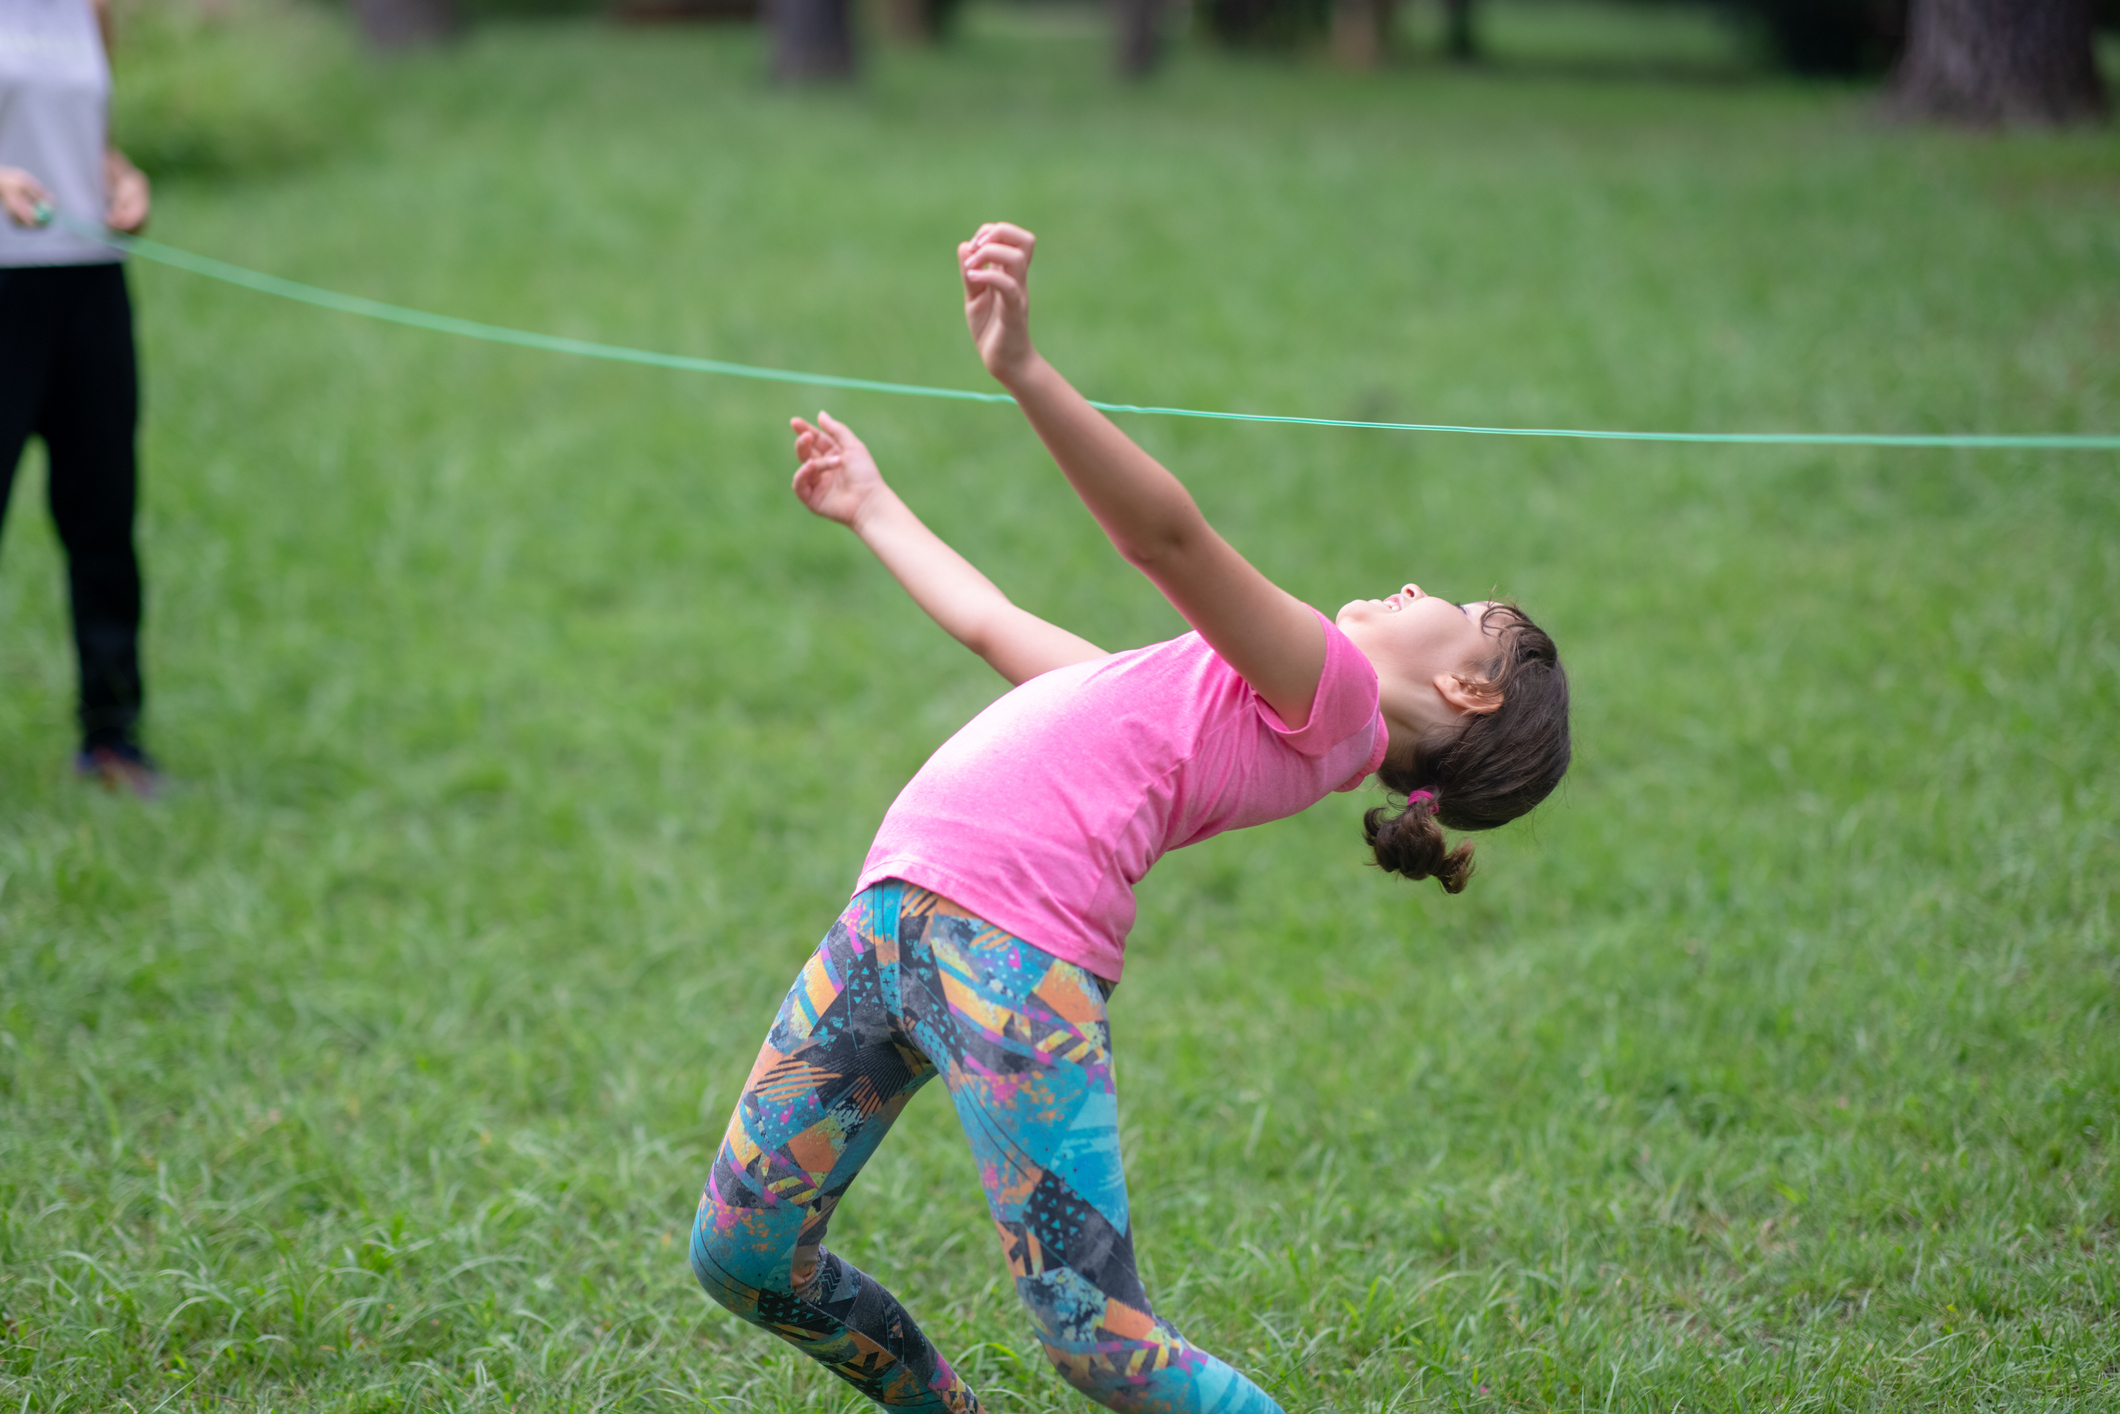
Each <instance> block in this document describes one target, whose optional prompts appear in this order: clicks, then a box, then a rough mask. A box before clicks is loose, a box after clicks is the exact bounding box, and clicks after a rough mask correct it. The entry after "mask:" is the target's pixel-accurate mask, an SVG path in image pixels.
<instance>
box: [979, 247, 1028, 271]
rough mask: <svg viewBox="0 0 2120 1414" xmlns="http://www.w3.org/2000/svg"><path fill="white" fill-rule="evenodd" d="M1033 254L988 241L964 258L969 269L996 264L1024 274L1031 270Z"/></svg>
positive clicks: (1019, 248)
mask: <svg viewBox="0 0 2120 1414" xmlns="http://www.w3.org/2000/svg"><path fill="white" fill-rule="evenodd" d="M1030 263H1031V253H1030V252H1029V251H1027V250H1025V249H1023V248H1022V247H1021V246H1015V245H1008V244H1006V243H1004V242H1001V241H987V242H985V243H983V244H977V245H974V246H973V247H972V248H971V250H970V251H968V252H967V253H966V254H965V256H964V264H965V265H966V267H968V268H976V267H978V266H982V265H987V264H994V265H1000V266H1003V267H1005V268H1007V269H1009V270H1013V271H1015V272H1016V273H1017V274H1019V275H1020V274H1022V273H1023V272H1024V271H1025V270H1027V269H1029V268H1030Z"/></svg>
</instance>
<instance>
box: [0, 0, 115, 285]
mask: <svg viewBox="0 0 2120 1414" xmlns="http://www.w3.org/2000/svg"><path fill="white" fill-rule="evenodd" d="M109 112H110V61H109V59H108V58H107V57H106V56H105V55H104V53H103V35H102V32H101V31H100V30H99V29H97V27H96V12H95V8H94V7H93V6H92V5H90V4H89V0H0V167H20V168H21V169H22V170H23V171H25V172H28V173H29V174H30V175H31V176H33V177H35V178H36V179H37V180H38V181H40V182H42V183H43V184H44V189H45V190H46V191H48V192H50V193H51V194H52V205H54V206H56V207H57V208H58V209H59V210H61V211H63V212H65V213H66V214H67V215H69V216H72V217H75V218H76V219H78V220H82V221H98V222H100V221H101V220H102V219H103V212H104V210H105V208H106V206H107V205H108V197H107V195H106V193H105V191H104V185H103V148H104V144H105V141H106V137H107V134H108V131H109ZM119 258H120V257H119V254H118V252H117V251H115V250H113V249H112V248H111V247H109V246H107V245H103V244H102V243H100V242H98V241H93V240H90V239H89V238H88V237H86V236H78V235H75V234H74V233H73V232H72V231H69V230H67V229H65V228H64V227H62V226H59V225H56V224H55V225H50V226H46V227H43V228H42V229H28V228H25V227H22V226H17V225H16V224H15V223H14V222H13V221H12V220H9V219H7V218H6V217H4V216H0V266H10V265H13V266H21V265H103V264H108V263H110V262H111V261H114V260H117V259H119Z"/></svg>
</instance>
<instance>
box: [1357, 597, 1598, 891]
mask: <svg viewBox="0 0 2120 1414" xmlns="http://www.w3.org/2000/svg"><path fill="white" fill-rule="evenodd" d="M1497 616H1500V617H1502V618H1503V619H1504V620H1505V622H1504V623H1503V625H1502V629H1501V634H1500V640H1501V647H1500V652H1499V653H1498V654H1497V655H1496V657H1495V661H1494V662H1493V664H1492V665H1491V666H1490V668H1489V669H1488V676H1487V682H1486V684H1485V686H1486V687H1488V688H1489V689H1490V690H1491V691H1493V692H1494V693H1496V694H1498V695H1499V696H1500V697H1501V699H1502V705H1501V706H1500V707H1498V708H1496V709H1495V710H1494V711H1492V712H1485V713H1472V714H1467V716H1466V717H1465V718H1464V720H1463V722H1462V724H1461V725H1459V726H1457V727H1455V728H1454V729H1452V730H1451V731H1449V732H1448V733H1446V734H1443V735H1441V736H1439V737H1434V738H1431V739H1429V740H1427V741H1424V742H1422V743H1420V744H1419V745H1418V746H1416V747H1415V748H1414V751H1413V756H1412V759H1411V760H1410V761H1407V762H1405V763H1404V764H1393V763H1390V762H1386V763H1385V764H1384V765H1383V766H1382V767H1380V768H1378V770H1377V779H1378V780H1380V781H1382V782H1383V783H1384V788H1385V790H1387V791H1389V792H1391V793H1392V794H1394V795H1399V796H1403V797H1404V798H1405V802H1406V803H1405V806H1404V808H1402V809H1400V810H1399V811H1397V812H1396V813H1393V812H1392V811H1391V810H1389V809H1386V808H1384V807H1382V806H1379V807H1378V808H1376V809H1374V810H1371V811H1369V812H1368V813H1367V814H1365V815H1364V816H1363V817H1362V835H1363V837H1364V838H1365V839H1367V840H1368V842H1369V847H1370V849H1371V850H1372V851H1374V853H1375V854H1376V862H1377V866H1378V867H1379V868H1381V869H1385V870H1388V871H1390V872H1391V873H1394V874H1403V875H1405V876H1406V877H1407V878H1409V879H1430V878H1432V879H1436V880H1438V881H1440V882H1441V883H1442V885H1443V890H1444V892H1446V893H1453V894H1455V893H1462V892H1463V891H1464V888H1465V881H1466V880H1467V879H1470V878H1471V877H1472V846H1471V845H1470V844H1469V843H1468V844H1460V845H1459V846H1458V847H1457V848H1456V849H1450V848H1449V847H1448V841H1446V840H1445V839H1444V838H1443V829H1442V827H1443V826H1445V825H1448V826H1450V828H1452V829H1454V830H1491V829H1493V828H1494V827H1495V826H1497V825H1505V824H1507V823H1508V822H1509V821H1511V820H1514V819H1516V818H1517V817H1518V816H1519V815H1523V814H1526V813H1528V812H1529V811H1530V810H1531V808H1532V807H1533V806H1535V805H1537V804H1538V803H1539V802H1540V801H1542V800H1544V799H1545V798H1546V797H1547V796H1548V795H1550V794H1552V793H1553V788H1554V787H1555V786H1557V785H1559V784H1560V781H1561V777H1562V775H1564V774H1565V773H1566V772H1567V770H1568V762H1569V760H1570V758H1571V756H1572V754H1573V748H1572V747H1571V745H1570V743H1569V739H1568V675H1567V673H1566V672H1564V671H1563V670H1562V668H1561V658H1560V650H1559V649H1557V648H1556V647H1554V644H1553V640H1552V639H1551V638H1549V637H1548V636H1547V635H1546V632H1545V630H1543V629H1541V628H1540V627H1539V626H1538V625H1537V624H1534V623H1532V622H1531V620H1530V619H1528V618H1526V617H1524V614H1523V611H1522V610H1520V609H1518V608H1517V607H1516V606H1515V605H1513V604H1496V605H1494V606H1493V607H1491V608H1489V609H1488V610H1487V618H1488V619H1490V620H1491V619H1493V618H1495V617H1497ZM1482 626H1483V627H1484V624H1483V625H1482Z"/></svg>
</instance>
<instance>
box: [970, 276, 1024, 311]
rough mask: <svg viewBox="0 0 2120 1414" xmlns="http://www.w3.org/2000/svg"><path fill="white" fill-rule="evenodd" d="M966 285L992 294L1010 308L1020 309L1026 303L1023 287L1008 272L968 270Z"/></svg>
mask: <svg viewBox="0 0 2120 1414" xmlns="http://www.w3.org/2000/svg"><path fill="white" fill-rule="evenodd" d="M964 279H965V283H966V284H975V285H977V286H978V287H979V289H980V292H981V293H982V294H984V293H987V292H991V293H993V294H995V295H997V296H999V297H1000V299H1001V301H1002V302H1003V303H1004V304H1006V305H1008V306H1009V307H1010V308H1020V307H1021V306H1022V305H1023V303H1024V298H1023V286H1022V285H1020V284H1018V283H1017V282H1016V277H1015V276H1013V275H1011V274H1009V273H1008V272H1007V271H1006V270H967V271H965V272H964Z"/></svg>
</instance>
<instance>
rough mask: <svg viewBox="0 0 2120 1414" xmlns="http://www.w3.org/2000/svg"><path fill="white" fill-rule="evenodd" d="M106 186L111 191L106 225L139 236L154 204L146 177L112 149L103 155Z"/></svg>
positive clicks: (115, 149)
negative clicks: (149, 209)
mask: <svg viewBox="0 0 2120 1414" xmlns="http://www.w3.org/2000/svg"><path fill="white" fill-rule="evenodd" d="M103 185H104V188H105V189H106V190H108V191H109V192H110V205H109V206H108V207H107V208H106V209H105V210H104V212H103V224H104V225H106V226H108V227H110V228H111V229H112V230H113V231H123V232H125V234H127V235H128V236H130V235H137V234H138V233H139V232H140V230H141V229H142V228H143V227H145V226H146V225H147V211H148V207H149V206H150V205H151V204H152V197H151V196H150V194H149V192H148V188H147V174H146V173H145V172H143V171H141V170H140V169H139V168H138V167H135V166H133V164H132V163H130V162H128V161H127V160H126V158H125V154H124V153H122V152H120V151H118V149H117V148H115V147H113V148H110V149H109V150H108V151H106V152H105V153H104V154H103Z"/></svg>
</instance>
